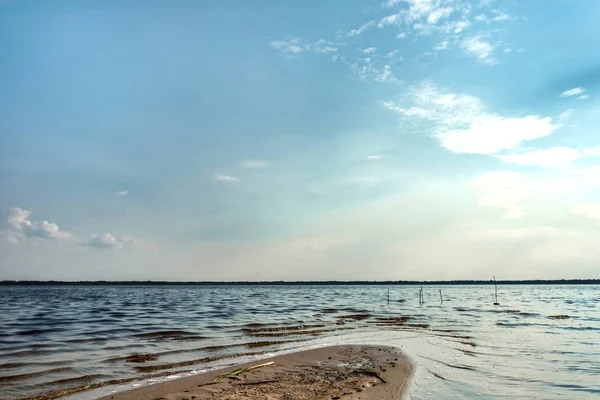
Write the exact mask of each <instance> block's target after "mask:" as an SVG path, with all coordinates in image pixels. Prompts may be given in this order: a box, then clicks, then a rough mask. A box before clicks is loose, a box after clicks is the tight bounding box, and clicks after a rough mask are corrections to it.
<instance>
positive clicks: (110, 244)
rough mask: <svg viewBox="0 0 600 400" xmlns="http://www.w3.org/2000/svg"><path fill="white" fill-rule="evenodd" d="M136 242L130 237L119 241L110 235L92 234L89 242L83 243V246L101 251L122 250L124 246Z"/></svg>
mask: <svg viewBox="0 0 600 400" xmlns="http://www.w3.org/2000/svg"><path fill="white" fill-rule="evenodd" d="M134 242H135V239H134V238H132V237H129V236H125V237H123V238H120V239H119V238H116V237H115V236H113V235H112V234H110V233H105V234H103V235H97V234H92V235H91V236H90V238H89V239H88V240H86V241H84V242H81V245H82V246H86V247H96V248H100V249H120V248H122V247H123V246H125V245H128V244H133V243H134Z"/></svg>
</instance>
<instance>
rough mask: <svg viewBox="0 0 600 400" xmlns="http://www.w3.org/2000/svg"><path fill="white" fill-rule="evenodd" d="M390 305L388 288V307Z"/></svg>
mask: <svg viewBox="0 0 600 400" xmlns="http://www.w3.org/2000/svg"><path fill="white" fill-rule="evenodd" d="M389 305H390V288H388V306H389Z"/></svg>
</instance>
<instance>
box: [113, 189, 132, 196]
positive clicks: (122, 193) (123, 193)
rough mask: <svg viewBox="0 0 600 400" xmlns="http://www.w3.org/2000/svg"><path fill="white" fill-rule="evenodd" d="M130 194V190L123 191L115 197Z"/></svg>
mask: <svg viewBox="0 0 600 400" xmlns="http://www.w3.org/2000/svg"><path fill="white" fill-rule="evenodd" d="M128 194H129V190H121V191H119V192H116V193H115V196H127V195H128Z"/></svg>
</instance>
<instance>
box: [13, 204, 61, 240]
mask: <svg viewBox="0 0 600 400" xmlns="http://www.w3.org/2000/svg"><path fill="white" fill-rule="evenodd" d="M30 214H31V211H29V210H24V209H22V208H19V207H13V208H11V209H10V214H9V216H8V233H7V234H8V237H9V238H10V241H11V242H17V241H21V240H25V239H27V238H41V239H66V238H69V237H70V234H69V233H67V232H63V231H61V230H60V229H59V228H58V225H56V224H55V223H51V222H48V221H41V222H39V221H31V220H29V215H30Z"/></svg>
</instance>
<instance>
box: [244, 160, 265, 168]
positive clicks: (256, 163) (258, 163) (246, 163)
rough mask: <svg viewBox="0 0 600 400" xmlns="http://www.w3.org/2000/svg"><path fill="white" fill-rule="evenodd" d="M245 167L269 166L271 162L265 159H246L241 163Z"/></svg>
mask: <svg viewBox="0 0 600 400" xmlns="http://www.w3.org/2000/svg"><path fill="white" fill-rule="evenodd" d="M240 165H241V166H242V167H244V168H250V169H252V168H267V167H268V166H270V165H271V164H270V163H269V162H268V161H263V160H244V161H242V162H241V163H240Z"/></svg>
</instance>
